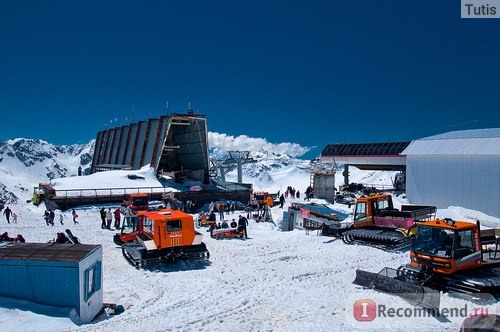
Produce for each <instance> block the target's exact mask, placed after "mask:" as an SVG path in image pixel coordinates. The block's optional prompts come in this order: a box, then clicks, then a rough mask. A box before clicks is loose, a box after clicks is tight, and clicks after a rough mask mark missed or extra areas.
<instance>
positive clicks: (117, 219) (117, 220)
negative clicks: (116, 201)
mask: <svg viewBox="0 0 500 332" xmlns="http://www.w3.org/2000/svg"><path fill="white" fill-rule="evenodd" d="M113 214H114V215H115V228H116V229H120V223H121V214H120V208H119V207H118V208H116V210H115V211H114V212H113Z"/></svg>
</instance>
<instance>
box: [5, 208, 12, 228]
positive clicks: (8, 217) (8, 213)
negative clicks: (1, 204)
mask: <svg viewBox="0 0 500 332" xmlns="http://www.w3.org/2000/svg"><path fill="white" fill-rule="evenodd" d="M3 214H5V218H6V219H7V223H9V224H10V215H11V214H12V210H11V209H9V207H8V206H7V208H6V209H5V211H3Z"/></svg>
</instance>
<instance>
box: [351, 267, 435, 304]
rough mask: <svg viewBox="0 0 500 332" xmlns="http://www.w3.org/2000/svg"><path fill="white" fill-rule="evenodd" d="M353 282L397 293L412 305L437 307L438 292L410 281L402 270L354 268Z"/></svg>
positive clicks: (389, 292)
mask: <svg viewBox="0 0 500 332" xmlns="http://www.w3.org/2000/svg"><path fill="white" fill-rule="evenodd" d="M353 283H354V284H356V285H360V286H363V287H366V288H371V289H375V290H378V291H381V292H384V293H388V294H394V295H397V296H399V297H401V298H403V299H405V300H407V301H408V302H410V303H411V304H413V305H416V306H421V307H424V308H428V309H439V303H440V294H439V292H438V291H437V290H434V289H432V288H429V287H425V286H422V285H420V284H418V283H414V282H411V281H410V280H409V278H408V276H407V275H406V274H405V272H404V271H402V270H396V269H391V268H388V267H386V268H384V269H382V271H380V272H379V273H372V272H367V271H363V270H356V279H354V281H353Z"/></svg>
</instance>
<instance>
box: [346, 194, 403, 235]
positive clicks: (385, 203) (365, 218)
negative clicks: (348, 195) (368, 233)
mask: <svg viewBox="0 0 500 332" xmlns="http://www.w3.org/2000/svg"><path fill="white" fill-rule="evenodd" d="M382 210H394V205H393V204H392V196H391V195H389V194H383V195H374V196H365V197H360V198H358V199H357V200H356V205H355V206H354V227H369V226H374V225H375V220H374V216H376V215H379V214H380V211H382Z"/></svg>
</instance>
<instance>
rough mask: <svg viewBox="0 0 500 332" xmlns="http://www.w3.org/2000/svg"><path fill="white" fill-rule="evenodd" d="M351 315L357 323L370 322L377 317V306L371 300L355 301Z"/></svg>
mask: <svg viewBox="0 0 500 332" xmlns="http://www.w3.org/2000/svg"><path fill="white" fill-rule="evenodd" d="M353 314H354V318H355V319H356V320H357V321H359V322H371V321H372V320H374V319H375V317H376V316H377V305H376V304H375V302H374V301H373V300H366V299H365V300H357V301H356V302H354V308H353Z"/></svg>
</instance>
